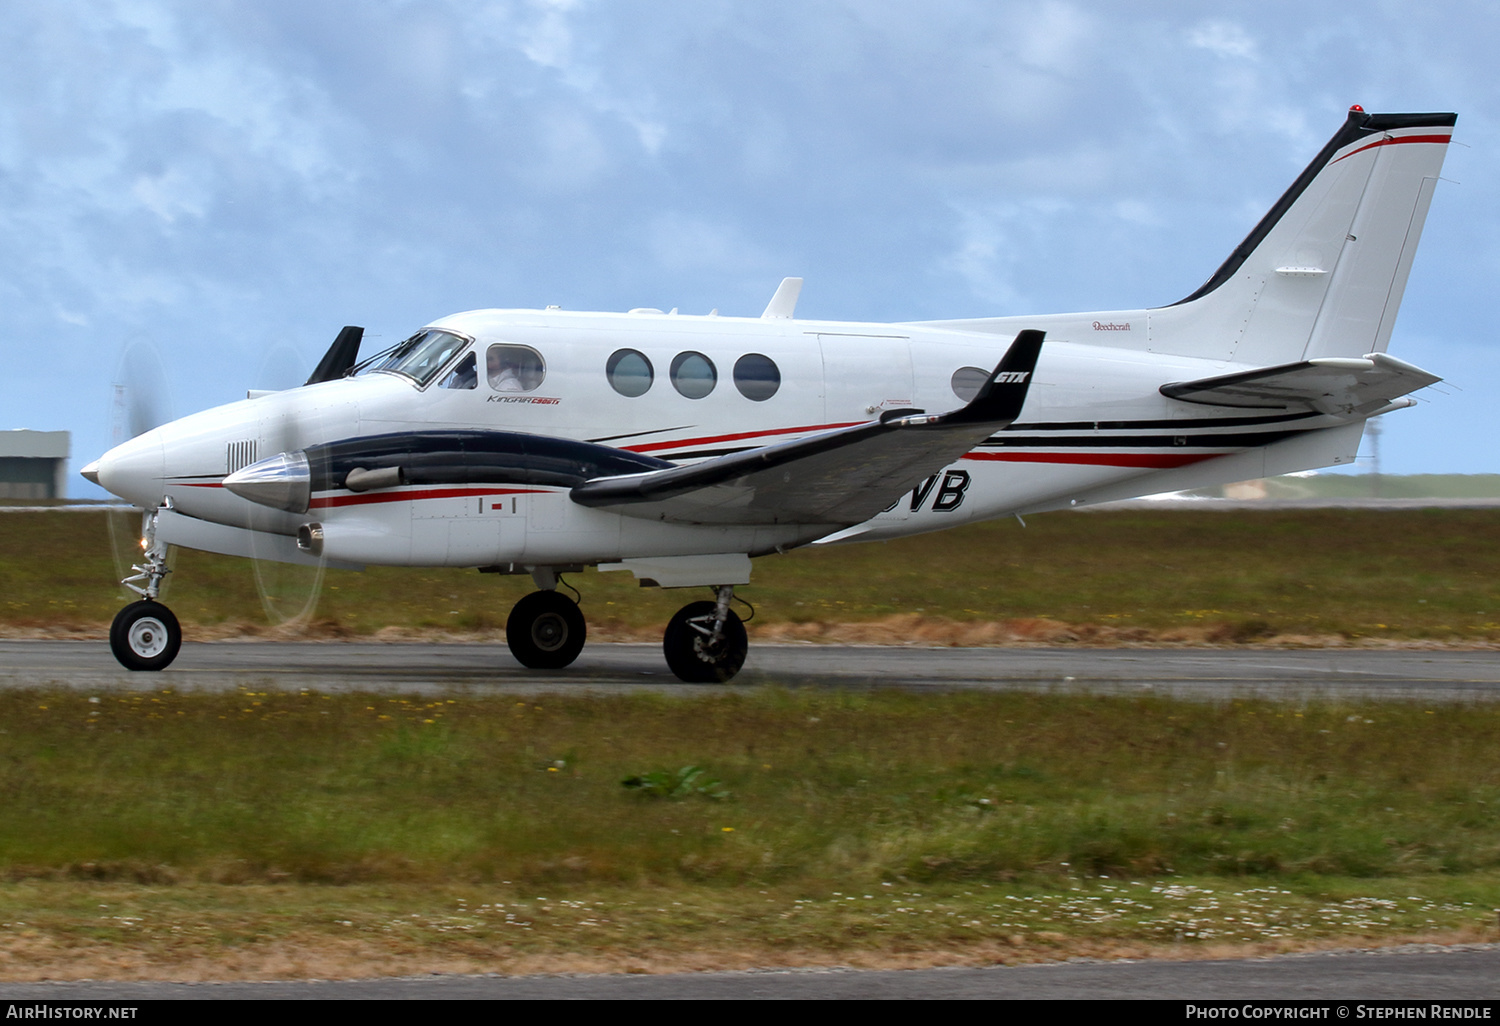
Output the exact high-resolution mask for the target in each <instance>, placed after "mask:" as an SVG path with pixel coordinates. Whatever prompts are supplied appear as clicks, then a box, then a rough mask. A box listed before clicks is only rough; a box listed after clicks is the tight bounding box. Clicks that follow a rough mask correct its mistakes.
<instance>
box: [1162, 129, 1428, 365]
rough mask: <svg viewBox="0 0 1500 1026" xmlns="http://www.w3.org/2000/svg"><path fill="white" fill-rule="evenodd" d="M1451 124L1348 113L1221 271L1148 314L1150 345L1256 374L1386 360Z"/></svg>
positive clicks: (1167, 351)
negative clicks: (1275, 368) (1312, 364)
mask: <svg viewBox="0 0 1500 1026" xmlns="http://www.w3.org/2000/svg"><path fill="white" fill-rule="evenodd" d="M1456 121H1457V115H1454V114H1366V113H1365V112H1364V111H1362V110H1360V109H1358V108H1355V109H1354V110H1351V111H1350V112H1349V117H1348V119H1347V120H1346V121H1345V122H1344V125H1343V127H1342V128H1340V129H1339V131H1338V132H1337V133H1336V134H1335V135H1334V137H1333V138H1332V139H1331V140H1329V142H1328V145H1327V146H1325V147H1323V150H1322V151H1321V152H1320V153H1319V154H1318V155H1317V157H1316V158H1314V160H1313V162H1312V163H1311V164H1309V165H1308V166H1307V168H1306V170H1304V171H1303V172H1302V174H1301V175H1299V176H1298V178H1297V180H1296V181H1295V182H1293V183H1292V186H1291V188H1290V189H1288V190H1287V191H1286V194H1285V195H1283V196H1282V197H1281V199H1280V200H1278V201H1277V203H1276V205H1275V206H1273V207H1272V208H1271V210H1270V212H1269V213H1267V214H1266V216H1265V217H1264V218H1262V219H1261V221H1260V223H1259V224H1258V225H1256V226H1255V229H1254V230H1253V231H1252V232H1251V233H1250V234H1249V235H1248V236H1247V237H1246V238H1245V241H1244V242H1242V243H1240V245H1239V246H1238V247H1236V249H1235V250H1234V252H1233V253H1231V254H1230V256H1229V259H1228V260H1226V261H1225V262H1224V264H1223V266H1221V267H1220V268H1219V269H1218V270H1217V271H1216V272H1215V273H1214V275H1213V276H1212V277H1211V278H1209V280H1208V281H1207V282H1205V283H1204V284H1203V286H1202V287H1201V288H1199V289H1198V290H1197V291H1196V292H1194V293H1193V294H1192V295H1190V296H1188V297H1187V298H1186V299H1183V300H1182V301H1180V302H1178V303H1175V304H1173V305H1172V306H1169V307H1164V308H1162V309H1158V310H1152V311H1151V312H1150V341H1149V343H1148V348H1149V349H1150V350H1151V351H1152V352H1160V353H1172V354H1176V355H1182V356H1199V357H1206V358H1208V359H1216V360H1225V361H1233V362H1235V363H1243V364H1251V365H1255V366H1268V365H1273V364H1283V363H1290V362H1293V361H1297V360H1304V359H1312V358H1315V357H1357V356H1362V355H1364V354H1366V353H1372V352H1383V351H1384V350H1385V348H1386V346H1387V344H1388V343H1389V341H1390V335H1391V328H1392V326H1393V325H1394V323H1395V318H1396V311H1397V308H1398V307H1399V306H1400V304H1401V295H1402V293H1403V291H1404V290H1405V288H1406V279H1407V275H1408V274H1409V273H1410V271H1411V262H1412V257H1413V255H1414V254H1415V252H1416V247H1417V241H1418V239H1419V238H1420V237H1421V233H1422V224H1423V222H1424V221H1425V219H1426V217H1427V208H1428V205H1429V204H1430V203H1431V200H1432V192H1433V189H1434V187H1435V185H1436V183H1437V177H1438V173H1439V171H1440V170H1441V169H1442V164H1443V157H1444V154H1445V153H1446V152H1447V147H1448V141H1449V137H1450V136H1451V135H1452V132H1453V125H1454V123H1455V122H1456Z"/></svg>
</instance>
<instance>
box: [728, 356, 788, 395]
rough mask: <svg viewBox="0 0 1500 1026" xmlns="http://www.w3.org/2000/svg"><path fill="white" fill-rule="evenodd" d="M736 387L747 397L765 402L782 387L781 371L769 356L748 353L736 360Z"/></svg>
mask: <svg viewBox="0 0 1500 1026" xmlns="http://www.w3.org/2000/svg"><path fill="white" fill-rule="evenodd" d="M734 387H735V388H737V389H739V390H740V395H742V396H744V397H745V398H746V399H750V400H752V401H754V402H757V403H763V402H765V401H766V400H767V399H769V398H771V396H773V395H775V394H776V392H777V391H778V390H779V389H780V388H781V371H780V369H778V368H777V366H776V361H774V360H772V359H771V358H770V357H769V356H762V355H761V354H760V353H746V354H745V355H744V356H742V357H740V358H739V359H738V360H736V361H735V362H734Z"/></svg>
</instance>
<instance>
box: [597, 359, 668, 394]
mask: <svg viewBox="0 0 1500 1026" xmlns="http://www.w3.org/2000/svg"><path fill="white" fill-rule="evenodd" d="M604 375H605V377H607V378H609V387H610V388H613V389H614V390H615V391H616V392H619V393H620V394H621V395H623V396H627V397H629V398H631V399H634V398H635V397H636V396H638V395H645V394H646V392H647V391H648V390H650V388H651V383H652V381H654V380H655V379H656V372H655V371H654V370H652V368H651V361H650V360H649V359H647V357H646V354H645V353H638V352H636V351H635V350H634V349H620V350H617V351H616V352H615V353H613V354H612V355H611V356H610V358H609V360H608V361H607V362H606V363H605V364H604Z"/></svg>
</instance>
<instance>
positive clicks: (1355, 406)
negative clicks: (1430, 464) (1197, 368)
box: [1161, 353, 1443, 416]
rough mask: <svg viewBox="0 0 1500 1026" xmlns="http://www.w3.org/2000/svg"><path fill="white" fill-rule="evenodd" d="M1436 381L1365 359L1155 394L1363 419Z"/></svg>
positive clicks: (1316, 363)
mask: <svg viewBox="0 0 1500 1026" xmlns="http://www.w3.org/2000/svg"><path fill="white" fill-rule="evenodd" d="M1441 380H1443V379H1442V378H1440V377H1438V376H1437V375H1435V374H1429V373H1427V372H1426V371H1424V370H1422V369H1421V368H1420V367H1413V366H1412V365H1411V364H1409V363H1406V362H1404V361H1402V360H1398V359H1396V358H1395V357H1394V356H1387V355H1385V354H1384V353H1370V354H1369V355H1368V356H1365V357H1363V358H1360V359H1353V360H1351V359H1344V358H1329V359H1318V360H1303V361H1302V362H1301V363H1288V364H1283V365H1282V366H1279V367H1263V368H1261V369H1260V370H1253V371H1245V372H1244V373H1241V374H1224V375H1221V376H1220V377H1216V378H1199V379H1198V380H1197V381H1178V382H1174V383H1172V384H1170V385H1163V386H1161V394H1162V395H1164V396H1166V397H1168V398H1169V399H1181V400H1183V401H1184V402H1189V403H1203V404H1205V405H1209V406H1240V407H1251V408H1261V409H1281V410H1315V411H1317V412H1319V413H1331V414H1335V415H1345V416H1367V415H1369V414H1371V413H1374V412H1375V411H1376V410H1378V409H1380V408H1381V407H1384V406H1387V405H1389V404H1390V403H1391V401H1392V400H1393V399H1396V398H1397V397H1399V396H1403V395H1406V394H1407V393H1408V392H1415V391H1416V390H1417V389H1419V388H1426V387H1427V386H1428V385H1431V384H1434V383H1435V382H1438V381H1441Z"/></svg>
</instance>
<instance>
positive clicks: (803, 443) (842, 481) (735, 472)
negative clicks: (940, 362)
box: [571, 331, 1045, 526]
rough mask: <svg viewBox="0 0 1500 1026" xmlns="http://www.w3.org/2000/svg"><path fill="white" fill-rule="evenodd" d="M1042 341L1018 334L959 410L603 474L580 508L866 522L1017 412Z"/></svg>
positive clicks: (577, 495) (682, 516)
mask: <svg viewBox="0 0 1500 1026" xmlns="http://www.w3.org/2000/svg"><path fill="white" fill-rule="evenodd" d="M1044 334H1045V333H1044V332H1040V331H1023V332H1021V333H1020V334H1018V335H1017V336H1016V338H1015V341H1013V342H1012V343H1011V346H1010V349H1009V350H1007V351H1006V354H1005V356H1004V358H1003V359H1002V360H1001V361H1000V364H999V366H997V367H996V368H995V371H994V373H993V374H991V375H990V378H989V380H988V381H987V382H986V383H985V384H984V387H982V388H981V389H980V390H979V394H978V395H976V396H975V397H974V398H973V400H971V401H970V402H969V404H968V405H967V406H964V407H963V408H962V409H958V410H955V411H953V412H952V413H946V414H943V415H941V416H932V417H929V416H924V415H922V414H921V412H920V411H911V410H908V411H901V410H892V411H890V412H889V413H887V414H885V415H884V416H883V417H881V419H880V420H878V421H872V422H871V423H868V424H858V425H855V426H854V427H848V428H841V429H839V430H836V431H828V432H824V433H822V434H818V435H813V436H811V437H809V438H803V439H799V440H798V441H795V442H784V443H782V444H780V445H771V446H766V447H764V448H761V449H754V450H751V451H749V452H742V453H734V454H731V455H728V456H721V457H719V458H718V459H712V460H706V461H704V462H702V463H698V464H694V465H693V466H690V467H672V468H670V469H664V470H655V471H651V472H648V473H637V474H624V475H619V476H614V477H599V478H595V479H593V480H591V481H586V482H584V483H583V484H580V485H577V486H576V487H574V488H573V489H572V492H571V495H572V498H573V501H574V502H577V503H579V504H581V505H584V506H591V507H594V508H598V509H607V510H611V511H613V512H616V513H623V514H626V515H628V516H636V517H643V518H647V519H650V520H665V521H670V522H674V523H694V524H829V525H834V526H849V525H852V524H858V523H863V522H864V521H866V520H868V519H870V518H871V517H873V516H874V515H875V514H877V513H879V512H880V511H882V510H884V509H886V508H887V507H889V506H890V504H891V503H892V502H894V501H895V500H896V499H898V498H899V497H900V496H901V495H902V494H904V493H905V492H907V491H909V490H910V489H911V488H913V487H914V486H915V485H917V484H918V483H919V482H920V481H922V479H923V478H926V477H929V476H930V475H932V474H934V473H936V472H937V471H939V470H941V469H942V468H943V467H945V466H947V465H948V464H950V463H952V462H953V461H954V460H956V459H958V458H959V457H961V456H963V454H964V453H966V452H968V451H969V450H970V449H972V448H973V447H974V446H975V445H977V444H978V443H980V442H982V441H984V440H985V439H986V438H988V437H989V436H990V435H992V434H994V433H995V432H996V431H999V430H1000V429H1002V428H1004V427H1005V426H1006V425H1007V424H1009V423H1010V422H1011V421H1013V420H1015V419H1016V417H1017V416H1019V415H1020V412H1021V406H1022V404H1024V403H1025V401H1026V393H1027V390H1028V389H1029V388H1030V386H1031V378H1032V373H1033V371H1034V370H1035V369H1036V361H1037V357H1038V355H1039V354H1040V352H1041V347H1042V339H1043V336H1044Z"/></svg>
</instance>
